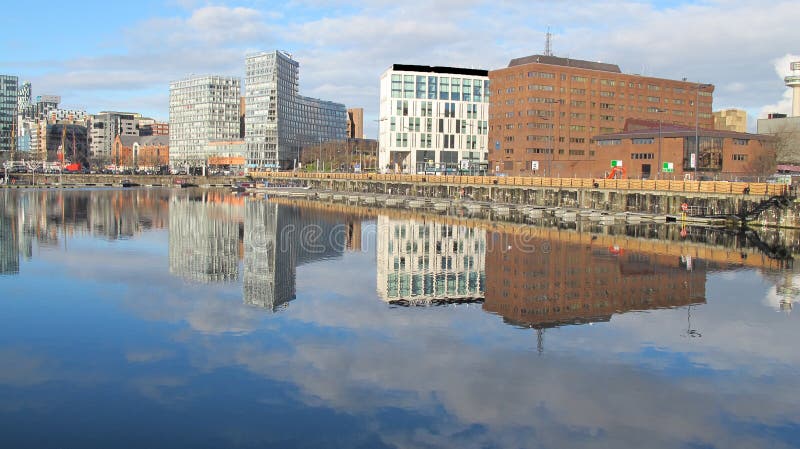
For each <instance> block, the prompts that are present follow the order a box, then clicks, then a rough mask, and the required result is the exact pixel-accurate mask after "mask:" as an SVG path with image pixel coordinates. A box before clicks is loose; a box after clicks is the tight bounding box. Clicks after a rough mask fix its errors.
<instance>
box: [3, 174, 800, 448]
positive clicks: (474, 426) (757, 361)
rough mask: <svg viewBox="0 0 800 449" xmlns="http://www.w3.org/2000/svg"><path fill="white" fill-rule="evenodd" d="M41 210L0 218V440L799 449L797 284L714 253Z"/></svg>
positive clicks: (219, 204) (236, 213) (276, 209)
mask: <svg viewBox="0 0 800 449" xmlns="http://www.w3.org/2000/svg"><path fill="white" fill-rule="evenodd" d="M59 194H60V193H59ZM63 194H64V195H65V196H70V195H78V196H80V195H82V196H85V197H86V198H87V199H88V201H73V200H72V199H67V200H66V201H64V202H63V203H62V204H65V205H66V204H83V205H85V209H84V213H82V214H81V213H74V214H68V213H66V212H65V213H64V214H63V217H64V218H63V219H62V218H61V217H62V215H61V214H57V215H52V216H49V217H48V215H47V214H32V213H31V211H33V210H42V209H43V205H44V204H48V203H49V202H52V201H53V200H55V201H57V198H48V196H47V195H40V193H39V192H35V193H31V194H29V193H27V192H20V193H19V195H16V196H13V198H12V201H10V202H7V203H4V204H3V206H4V207H3V208H2V209H0V210H2V211H3V212H2V213H0V218H2V219H3V221H2V223H3V227H2V228H0V229H2V234H0V237H2V248H3V254H4V257H5V255H6V254H11V255H12V257H11V259H13V260H14V261H16V264H17V266H16V268H15V270H16V271H15V275H14V276H4V277H2V278H0V294H2V295H3V296H2V297H0V363H2V366H3V369H2V370H0V446H3V447H54V446H56V444H55V443H52V442H53V441H56V442H57V443H58V444H57V445H58V447H111V446H121V447H235V446H238V447H459V448H462V447H467V448H473V447H474V448H480V447H498V448H519V447H615V448H623V447H649V448H650V447H652V448H670V449H672V448H687V447H742V448H744V447H782V448H788V447H797V442H796V434H797V430H798V429H799V428H800V424H798V419H797V416H800V415H799V413H800V409H799V408H798V404H800V398H799V397H798V392H797V389H796V387H795V384H796V373H797V370H798V368H800V354H798V352H797V351H796V350H794V347H793V346H792V344H791V343H790V342H792V341H795V340H796V339H797V338H798V336H800V335H798V329H800V328H798V326H797V319H798V315H797V314H796V313H794V314H790V313H788V311H789V310H791V307H792V305H794V306H796V305H797V298H798V294H797V292H798V290H797V287H796V286H798V285H800V278H798V276H797V275H796V274H795V273H794V271H791V270H779V269H775V267H774V266H773V265H771V263H772V261H771V260H770V259H769V258H762V257H761V256H760V255H759V254H760V253H759V252H757V249H756V248H753V247H729V246H726V245H725V244H723V243H729V242H731V241H733V242H734V243H736V239H737V238H738V237H737V236H736V235H725V236H721V234H715V233H714V232H713V231H707V230H702V232H701V231H700V230H694V229H691V228H688V229H687V231H688V232H687V237H683V236H682V235H681V232H680V231H681V230H682V229H681V228H680V227H674V226H673V227H658V226H653V225H647V226H638V227H630V226H625V225H623V226H613V227H608V226H606V227H599V228H593V229H592V231H587V230H585V229H582V228H581V226H584V225H583V224H579V225H578V226H576V227H575V229H563V228H559V227H558V226H549V227H536V226H522V225H507V224H503V223H491V222H483V221H469V220H463V219H460V218H454V217H430V216H425V215H424V214H408V213H401V212H398V211H387V210H376V209H371V210H359V209H349V208H341V209H334V208H333V207H332V205H325V204H316V205H315V206H314V207H311V206H306V205H303V206H300V207H298V206H297V205H291V204H278V203H276V202H273V201H271V200H261V199H253V198H247V199H245V200H241V199H237V200H234V198H233V197H229V196H227V195H225V194H217V193H215V192H211V191H208V192H200V191H196V192H187V191H182V190H176V191H173V192H169V191H152V192H147V191H144V190H142V191H125V192H120V191H117V192H106V191H92V192H87V191H84V192H74V193H73V192H64V193H63ZM26 195H28V196H26ZM105 195H108V198H107V199H108V200H109V201H108V202H109V203H118V204H133V205H132V206H130V207H132V208H133V209H135V210H131V211H125V212H124V216H125V217H138V218H136V219H132V218H126V219H125V221H126V223H127V224H126V226H127V227H128V229H129V230H130V233H131V234H132V235H131V236H130V237H120V238H119V239H121V240H119V239H110V238H109V237H107V236H106V235H105V232H106V231H103V232H100V230H99V228H97V227H90V226H83V225H81V226H83V227H81V226H79V225H78V224H77V223H88V222H97V220H98V219H99V218H101V217H93V215H94V214H95V212H91V204H93V203H97V202H98V200H102V198H94V197H95V196H99V197H103V196H105ZM117 195H119V197H117V198H115V196H117ZM139 195H145V196H144V197H143V198H151V199H153V200H154V201H149V200H148V201H141V202H140V201H138V200H136V201H134V199H135V198H137V197H138V196H139ZM150 195H152V196H150ZM42 199H47V200H46V202H42V203H39V204H35V205H34V204H32V203H37V202H39V201H40V200H42ZM156 199H157V200H156ZM76 200H77V198H76ZM102 201H105V200H102ZM131 201H133V202H132V203H131ZM70 207H73V206H68V207H65V211H66V210H68V209H69V208H70ZM126 207H127V206H126ZM59 209H60V208H57V209H56V211H60V210H59ZM173 209H174V210H173ZM108 213H110V214H112V215H113V214H116V213H117V212H114V211H113V210H109V211H108ZM120 216H123V215H120ZM20 217H24V220H23V219H21V218H20ZM67 217H76V218H75V219H73V218H67ZM78 217H82V218H78ZM146 217H159V218H160V220H161V221H160V223H161V225H160V226H164V228H163V229H162V228H159V227H158V226H159V225H158V223H159V221H158V220H153V221H151V220H149V219H146ZM115 220H116V219H112V220H111V222H115ZM69 221H74V222H75V224H65V223H68V222H69ZM33 223H35V224H33ZM148 226H149V227H148ZM167 226H168V229H167ZM181 228H185V229H181ZM26 229H27V230H26ZM36 229H46V230H48V231H49V235H45V236H41V234H39V233H37V232H36V231H34V230H36ZM303 229H308V230H310V231H305V232H306V234H305V235H304V231H302V230H303ZM52 230H55V232H53V231H52ZM187 230H191V231H192V232H188V231H187ZM695 231H696V232H695ZM26 232H27V233H28V237H27V239H28V240H27V242H28V243H27V244H23V243H20V242H22V241H23V240H24V239H23V238H22V236H23V235H24V234H25V233H26ZM693 235H694V237H696V239H694V240H693V239H692V237H693ZM314 236H316V237H314ZM40 237H41V240H39V239H40ZM84 237H88V238H84ZM362 237H363V238H362ZM209 240H212V241H221V242H224V244H220V245H219V246H212V245H210V244H209ZM426 241H427V242H428V244H427V245H428V246H427V247H426V246H425V242H426ZM765 241H771V240H770V239H766V238H765ZM40 242H45V243H40ZM48 242H55V245H54V246H53V247H52V248H51V247H47V250H44V251H38V250H37V247H43V246H46V245H51V244H52V243H48ZM7 244H11V246H13V248H14V249H13V250H9V251H7V248H8V247H9V246H8V245H7ZM25 245H28V246H29V247H30V249H29V250H28V254H29V256H27V257H29V259H26V258H25V257H26V256H24V253H25V250H24V249H21V248H24V247H25ZM787 246H791V245H787ZM390 248H391V250H390ZM13 251H16V252H15V253H14V252H13ZM182 251H187V252H188V254H190V256H189V257H191V258H196V259H197V260H196V261H186V262H185V264H184V265H181V263H183V262H182V261H173V260H172V259H173V258H174V257H175V254H180V253H181V252H182ZM742 252H745V253H746V254H747V255H748V257H747V258H746V259H742V258H741V253H742ZM14 254H16V257H13V255H14ZM401 257H403V258H405V260H401V259H400V258H401ZM448 257H449V258H450V259H448ZM426 258H427V264H426ZM120 260H122V261H123V262H124V263H119V261H120ZM420 260H421V261H422V262H420ZM378 261H380V263H377V262H378ZM395 262H397V263H395ZM4 263H5V262H4ZM376 263H377V264H376ZM420 263H421V265H420ZM237 265H238V266H237ZM76 274H80V276H78V275H76ZM427 274H430V275H431V276H430V277H429V278H427V279H428V280H427V281H426V277H425V275H427ZM390 279H391V282H390ZM403 279H405V280H403ZM43 280H46V281H47V282H43ZM65 280H69V282H68V283H67V282H65ZM239 282H241V285H239ZM376 287H377V290H378V291H377V293H376V291H375V290H376ZM292 298H295V299H294V300H293V301H292ZM459 298H466V300H473V299H474V300H475V301H478V302H481V301H482V302H483V303H482V304H468V305H464V306H457V307H429V308H403V307H388V306H387V305H386V301H401V302H405V303H407V304H409V305H410V304H424V305H428V304H439V303H447V302H448V301H452V300H458V299H459ZM289 301H291V302H289ZM287 304H291V306H290V307H287ZM252 305H258V306H261V307H265V308H266V309H261V308H259V307H252ZM266 310H281V313H278V314H272V313H267V312H266ZM636 310H646V311H648V312H649V313H627V312H630V311H636ZM778 311H783V312H782V313H778ZM487 312H489V313H487ZM587 322H588V323H594V324H593V325H585V326H566V325H565V324H574V323H587ZM521 327H524V328H531V327H532V328H534V329H537V330H538V331H540V333H543V332H544V331H545V330H546V332H547V337H548V339H547V351H543V353H542V356H541V357H537V356H536V354H535V349H536V344H537V343H541V342H540V341H537V342H534V341H533V339H532V338H531V337H532V335H533V332H532V331H531V330H529V329H521ZM540 335H541V334H540ZM700 335H702V338H692V337H694V336H700ZM131 410H137V411H138V413H135V414H131ZM87 421H91V422H92V423H93V425H94V428H95V429H109V430H107V431H104V432H99V431H98V432H76V431H75V429H83V428H84V427H85V425H86V422H87ZM198 423H202V425H199V426H198ZM309 425H313V426H314V428H315V432H312V433H309V432H308V428H309ZM142 428H147V429H157V430H156V431H153V432H140V431H139V429H142ZM119 434H124V435H125V438H124V439H121V438H120V437H119ZM121 440H124V443H119V441H121ZM126 444H127V446H126Z"/></svg>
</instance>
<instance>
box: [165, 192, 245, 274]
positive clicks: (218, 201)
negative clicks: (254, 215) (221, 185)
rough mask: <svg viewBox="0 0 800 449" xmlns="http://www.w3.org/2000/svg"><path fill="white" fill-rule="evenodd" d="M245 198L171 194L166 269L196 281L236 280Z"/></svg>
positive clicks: (217, 193) (223, 195) (219, 193)
mask: <svg viewBox="0 0 800 449" xmlns="http://www.w3.org/2000/svg"><path fill="white" fill-rule="evenodd" d="M243 212H244V199H243V198H240V197H234V196H231V195H225V194H223V193H222V192H213V191H211V192H209V191H197V192H192V193H191V194H190V195H189V196H185V197H179V196H177V195H176V196H173V197H172V199H171V201H170V206H169V222H170V227H169V270H170V273H172V274H174V275H176V276H179V277H181V278H184V279H187V280H192V281H199V282H228V281H236V280H238V279H239V260H240V259H241V256H242V247H241V245H240V242H241V239H242V229H243V228H244V215H243Z"/></svg>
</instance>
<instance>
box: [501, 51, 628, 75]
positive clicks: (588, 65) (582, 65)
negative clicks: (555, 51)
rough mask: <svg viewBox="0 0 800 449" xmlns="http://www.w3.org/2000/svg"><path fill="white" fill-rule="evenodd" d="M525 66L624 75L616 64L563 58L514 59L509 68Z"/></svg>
mask: <svg viewBox="0 0 800 449" xmlns="http://www.w3.org/2000/svg"><path fill="white" fill-rule="evenodd" d="M525 64H549V65H558V66H562V67H576V68H579V69H588V70H599V71H601V72H613V73H622V71H621V70H620V69H619V66H618V65H616V64H607V63H605V62H594V61H584V60H581V59H570V58H561V57H558V56H545V55H531V56H525V57H522V58H515V59H512V60H511V62H509V63H508V66H509V67H515V66H519V65H525Z"/></svg>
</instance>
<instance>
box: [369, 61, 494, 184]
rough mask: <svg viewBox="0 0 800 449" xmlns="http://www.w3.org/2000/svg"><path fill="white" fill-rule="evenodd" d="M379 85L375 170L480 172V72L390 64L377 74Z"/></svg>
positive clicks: (485, 102)
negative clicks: (376, 162) (377, 168)
mask: <svg viewBox="0 0 800 449" xmlns="http://www.w3.org/2000/svg"><path fill="white" fill-rule="evenodd" d="M380 86H381V87H380V125H379V128H380V130H379V144H380V150H379V153H378V164H379V167H380V169H381V170H384V171H387V170H388V171H396V172H403V173H456V172H459V171H461V172H475V171H485V170H486V160H487V157H486V155H487V135H488V124H489V76H488V72H487V71H486V70H475V69H461V68H453V67H428V66H419V65H402V64H394V65H393V66H392V67H390V68H389V69H387V70H386V71H385V72H383V74H382V75H381V81H380Z"/></svg>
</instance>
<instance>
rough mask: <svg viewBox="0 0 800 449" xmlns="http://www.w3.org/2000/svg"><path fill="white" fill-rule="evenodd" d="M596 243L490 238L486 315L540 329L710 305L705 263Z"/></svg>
mask: <svg viewBox="0 0 800 449" xmlns="http://www.w3.org/2000/svg"><path fill="white" fill-rule="evenodd" d="M595 242H596V240H589V241H587V242H585V243H575V242H570V241H568V240H567V241H557V240H555V241H554V240H545V239H542V238H525V236H523V238H520V236H519V235H516V234H502V233H493V234H492V235H491V244H490V245H489V251H488V254H487V257H486V259H487V260H486V265H487V267H488V270H487V279H488V285H487V294H486V301H485V302H484V304H483V307H484V309H485V310H487V311H489V312H493V313H496V314H498V315H501V316H502V317H503V319H504V320H505V321H506V322H508V323H510V324H514V325H518V326H525V327H533V328H537V329H541V328H547V327H554V326H559V325H563V324H582V323H590V322H597V321H608V320H609V319H610V318H611V315H612V314H614V313H625V312H629V311H633V310H649V309H656V308H669V307H680V306H687V305H689V304H698V303H703V302H705V290H706V288H705V285H706V270H707V265H708V263H707V262H706V261H703V260H697V259H694V258H693V257H692V256H691V255H684V256H680V257H675V256H670V255H659V254H653V253H644V252H631V251H628V250H626V249H625V248H623V247H620V246H618V245H611V246H601V245H598V244H595Z"/></svg>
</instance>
